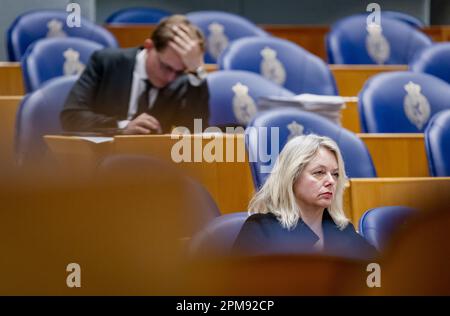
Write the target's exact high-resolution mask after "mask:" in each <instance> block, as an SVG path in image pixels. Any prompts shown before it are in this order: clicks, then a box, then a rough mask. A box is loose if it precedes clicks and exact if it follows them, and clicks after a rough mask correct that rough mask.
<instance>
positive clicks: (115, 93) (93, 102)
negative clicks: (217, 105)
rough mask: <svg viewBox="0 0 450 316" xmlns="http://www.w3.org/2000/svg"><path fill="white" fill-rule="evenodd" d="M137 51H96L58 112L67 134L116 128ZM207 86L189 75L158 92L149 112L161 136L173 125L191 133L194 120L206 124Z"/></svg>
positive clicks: (127, 95)
mask: <svg viewBox="0 0 450 316" xmlns="http://www.w3.org/2000/svg"><path fill="white" fill-rule="evenodd" d="M138 50H139V49H138V48H132V49H112V48H107V49H103V50H100V51H97V52H95V53H94V54H93V55H92V57H91V60H90V61H89V63H88V65H87V66H86V69H85V71H84V72H83V73H82V75H81V76H80V78H79V79H78V81H77V82H76V83H75V85H74V87H73V88H72V91H71V92H70V94H69V96H68V98H67V100H66V103H65V105H64V109H63V111H62V112H61V115H60V118H61V124H62V127H63V128H64V129H65V130H67V131H81V132H83V131H93V130H96V129H102V128H116V127H117V121H120V120H126V119H127V114H128V107H129V100H130V94H131V85H132V81H133V71H134V65H135V62H136V54H137V52H138ZM208 98H209V94H208V86H207V83H206V80H204V81H203V83H202V84H201V85H200V86H198V87H195V86H192V85H191V84H190V83H189V80H188V76H187V75H183V76H181V77H179V78H177V79H176V80H175V81H174V82H172V83H171V84H169V85H168V86H167V87H165V88H162V89H160V91H159V93H158V97H157V98H156V101H155V103H154V105H153V107H152V109H151V110H150V111H148V113H149V114H150V115H153V116H154V117H156V118H157V119H158V120H159V122H160V123H161V126H162V129H163V132H164V133H170V131H171V129H172V127H173V126H185V127H187V128H189V129H190V130H191V132H193V119H194V118H200V119H202V120H203V122H202V124H203V128H205V127H207V123H208V116H209V110H208Z"/></svg>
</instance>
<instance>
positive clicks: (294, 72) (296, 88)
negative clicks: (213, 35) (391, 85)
mask: <svg viewBox="0 0 450 316" xmlns="http://www.w3.org/2000/svg"><path fill="white" fill-rule="evenodd" d="M218 66H219V69H225V70H247V71H251V72H256V73H258V74H260V75H262V76H263V77H265V78H267V79H269V80H270V81H272V82H274V83H276V84H279V85H281V86H283V87H285V88H286V89H288V90H290V91H292V92H294V93H295V94H300V93H313V94H323V95H336V94H337V91H336V84H335V82H334V78H333V75H332V73H331V71H330V69H329V68H328V66H327V65H326V64H325V63H324V62H323V61H322V60H321V59H320V58H318V57H317V56H315V55H313V54H311V53H309V52H307V51H306V50H304V49H303V48H302V47H300V46H298V45H296V44H295V43H292V42H290V41H287V40H284V39H280V38H276V37H262V36H254V37H244V38H241V39H237V40H235V41H233V42H232V43H231V44H230V45H229V46H228V47H227V48H226V49H225V51H224V52H223V53H222V54H221V55H220V58H219V60H218Z"/></svg>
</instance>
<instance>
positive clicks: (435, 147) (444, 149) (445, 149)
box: [425, 109, 450, 177]
mask: <svg viewBox="0 0 450 316" xmlns="http://www.w3.org/2000/svg"><path fill="white" fill-rule="evenodd" d="M425 148H426V151H427V156H428V166H429V170H430V174H431V175H432V176H435V177H450V109H449V110H445V111H441V112H439V113H436V114H435V115H434V116H433V118H432V119H431V121H430V123H429V124H428V127H427V129H426V130H425Z"/></svg>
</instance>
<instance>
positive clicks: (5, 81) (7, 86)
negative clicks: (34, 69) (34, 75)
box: [0, 62, 25, 96]
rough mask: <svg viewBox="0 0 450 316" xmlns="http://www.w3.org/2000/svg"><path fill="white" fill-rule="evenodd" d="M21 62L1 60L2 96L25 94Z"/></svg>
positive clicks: (0, 91)
mask: <svg viewBox="0 0 450 316" xmlns="http://www.w3.org/2000/svg"><path fill="white" fill-rule="evenodd" d="M24 93H25V89H24V86H23V79H22V70H21V68H20V63H15V62H14V63H11V62H0V96H2V95H4V96H10V95H23V94H24Z"/></svg>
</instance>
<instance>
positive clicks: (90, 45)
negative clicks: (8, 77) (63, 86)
mask: <svg viewBox="0 0 450 316" xmlns="http://www.w3.org/2000/svg"><path fill="white" fill-rule="evenodd" d="M102 48H103V46H102V45H101V44H98V43H96V42H92V41H89V40H86V39H84V38H77V37H66V38H47V39H43V40H39V41H37V42H34V43H33V44H31V45H30V46H28V48H27V51H26V52H25V54H24V55H23V56H22V73H23V78H24V81H25V88H26V91H27V92H31V91H34V90H36V89H38V88H39V87H40V86H41V85H42V84H43V83H45V82H46V81H47V80H49V79H52V78H55V77H59V76H67V75H80V74H81V72H82V71H83V70H84V68H85V66H86V64H87V63H88V61H89V58H90V57H91V55H92V53H93V52H94V51H96V50H99V49H102Z"/></svg>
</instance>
